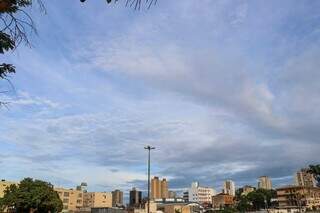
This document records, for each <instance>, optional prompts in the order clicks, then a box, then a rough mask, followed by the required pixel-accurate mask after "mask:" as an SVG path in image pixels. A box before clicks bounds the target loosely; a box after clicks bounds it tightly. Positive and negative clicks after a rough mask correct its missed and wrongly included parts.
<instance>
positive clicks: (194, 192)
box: [188, 182, 215, 204]
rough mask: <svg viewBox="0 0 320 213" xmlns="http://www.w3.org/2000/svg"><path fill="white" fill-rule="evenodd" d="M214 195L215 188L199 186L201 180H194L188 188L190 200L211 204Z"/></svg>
mask: <svg viewBox="0 0 320 213" xmlns="http://www.w3.org/2000/svg"><path fill="white" fill-rule="evenodd" d="M214 195H215V191H214V189H213V188H209V187H202V186H199V182H193V183H192V184H191V187H190V188H189V189H188V201H189V202H195V203H201V204H210V203H212V196H214Z"/></svg>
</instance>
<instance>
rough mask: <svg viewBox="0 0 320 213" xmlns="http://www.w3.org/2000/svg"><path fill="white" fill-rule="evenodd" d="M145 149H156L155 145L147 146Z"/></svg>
mask: <svg viewBox="0 0 320 213" xmlns="http://www.w3.org/2000/svg"><path fill="white" fill-rule="evenodd" d="M144 149H148V150H151V149H155V147H152V146H145V147H144Z"/></svg>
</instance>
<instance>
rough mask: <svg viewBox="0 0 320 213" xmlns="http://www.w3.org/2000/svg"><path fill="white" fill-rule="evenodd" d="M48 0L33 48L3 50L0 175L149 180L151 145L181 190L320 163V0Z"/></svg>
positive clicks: (281, 179)
mask: <svg viewBox="0 0 320 213" xmlns="http://www.w3.org/2000/svg"><path fill="white" fill-rule="evenodd" d="M45 4H46V7H47V14H41V13H39V11H38V10H37V8H36V7H34V8H33V9H32V10H31V13H32V16H33V17H34V20H35V23H36V26H37V28H38V36H34V35H33V36H32V38H31V40H32V44H33V46H32V48H29V47H24V46H20V47H19V48H18V50H17V51H15V52H14V53H9V54H7V55H6V56H5V58H4V56H1V57H2V60H4V59H5V60H6V61H10V62H12V63H14V64H15V65H16V67H17V74H16V75H14V76H12V77H11V81H12V83H13V84H14V85H15V90H14V91H11V92H10V93H7V94H1V99H2V100H7V101H10V102H11V104H10V107H9V110H7V109H5V108H2V109H0V132H1V134H0V168H1V172H0V175H1V177H0V178H2V179H9V180H20V179H22V178H23V177H27V176H30V177H34V178H40V179H44V180H47V181H50V182H52V183H54V184H56V185H59V186H65V187H73V186H75V185H76V184H78V183H80V182H82V181H85V182H88V185H89V189H90V190H98V191H106V190H112V189H115V188H121V189H123V190H127V189H129V188H131V187H132V186H138V187H140V188H141V189H143V188H144V187H145V180H146V157H147V155H146V154H147V153H146V151H145V150H144V149H143V147H144V145H146V144H150V145H153V146H155V147H156V150H155V151H153V153H152V174H153V175H159V176H161V177H167V178H168V179H169V181H170V187H171V188H173V189H181V188H185V187H188V186H189V184H190V183H191V181H194V180H198V181H200V184H201V185H205V186H212V187H215V188H216V189H219V188H221V185H222V182H223V180H225V179H233V180H234V181H235V182H236V185H237V186H241V185H244V184H251V185H256V181H257V177H259V176H261V175H268V176H270V177H272V180H273V183H274V185H275V186H279V185H282V184H288V183H291V182H292V181H293V178H292V175H293V173H294V172H295V171H296V170H297V169H299V168H301V167H303V166H307V165H308V164H311V163H319V152H320V144H319V138H320V108H319V105H320V96H319V95H320V83H319V80H320V72H319V67H320V60H319V58H320V46H319V44H320V14H319V8H320V1H318V0H314V1H312V0H310V1H300V0H282V1H278V0H275V1H262V0H261V1H260V0H257V1H244V0H230V1H228V0H221V1H213V0H201V1H194V0H176V1H172V0H158V4H157V5H156V6H155V7H152V8H151V9H150V10H145V9H141V10H140V11H134V10H133V9H130V8H126V7H124V5H123V4H121V3H120V4H117V5H112V6H110V5H107V4H105V3H104V1H103V0H99V1H98V0H91V1H89V0H88V1H87V3H86V4H81V3H80V2H79V1H63V0H55V1H51V0H50V1H49V0H48V1H45ZM3 58H4V59H3ZM0 88H1V89H2V90H6V89H8V88H10V86H9V85H8V84H6V83H5V82H1V84H0Z"/></svg>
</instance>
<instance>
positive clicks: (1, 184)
mask: <svg viewBox="0 0 320 213" xmlns="http://www.w3.org/2000/svg"><path fill="white" fill-rule="evenodd" d="M11 185H18V183H17V182H13V181H6V180H1V181H0V198H2V197H3V196H4V192H5V190H6V189H7V187H10V186H11Z"/></svg>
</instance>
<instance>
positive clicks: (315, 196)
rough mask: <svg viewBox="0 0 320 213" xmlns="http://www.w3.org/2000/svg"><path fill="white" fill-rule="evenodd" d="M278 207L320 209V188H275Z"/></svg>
mask: <svg viewBox="0 0 320 213" xmlns="http://www.w3.org/2000/svg"><path fill="white" fill-rule="evenodd" d="M276 190H277V197H278V203H279V207H280V208H283V209H293V208H295V209H305V210H306V209H309V210H319V209H320V188H318V187H306V186H285V187H281V188H277V189H276Z"/></svg>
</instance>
